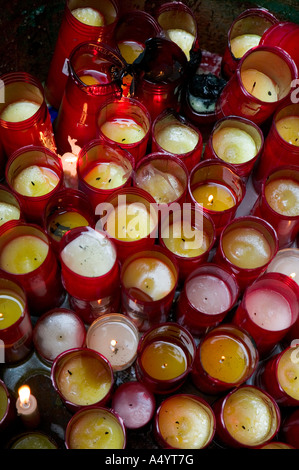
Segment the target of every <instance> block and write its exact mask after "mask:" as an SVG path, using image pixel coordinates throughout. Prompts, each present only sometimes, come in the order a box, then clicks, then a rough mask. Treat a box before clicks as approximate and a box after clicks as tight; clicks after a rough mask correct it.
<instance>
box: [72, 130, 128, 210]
mask: <svg viewBox="0 0 299 470" xmlns="http://www.w3.org/2000/svg"><path fill="white" fill-rule="evenodd" d="M98 165H105V168H107V170H108V169H109V165H112V166H113V167H111V168H112V169H111V172H109V171H106V172H103V175H101V174H100V173H99V174H98V175H97V173H96V168H97V166H98ZM114 165H115V168H116V170H115V171H117V169H118V168H119V169H120V171H121V173H123V175H122V176H121V177H120V178H118V179H117V182H116V183H115V184H118V183H119V182H120V184H119V185H118V186H114V185H113V187H110V183H109V179H110V177H112V175H113V171H114V170H113V168H114ZM134 166H135V162H134V158H133V157H132V155H131V154H130V153H129V152H128V151H127V150H124V149H122V148H120V147H119V146H118V145H117V144H116V143H106V142H104V141H103V140H99V139H97V140H93V141H92V142H90V143H89V144H87V145H85V146H84V147H83V149H82V150H81V151H80V153H79V157H78V162H77V171H78V186H79V189H80V190H81V191H82V192H84V193H85V194H86V195H87V197H88V199H89V201H90V202H91V204H92V206H93V208H94V210H96V207H97V205H98V204H100V203H102V202H104V201H105V200H106V198H107V197H108V196H110V195H111V194H113V192H114V191H115V190H116V189H120V188H123V187H127V186H131V181H132V174H133V170H134ZM91 172H93V173H94V177H95V180H97V179H98V178H100V180H99V181H101V180H102V179H104V181H103V183H102V184H103V186H102V187H96V183H95V185H92V184H91V181H90V180H89V177H88V175H90V174H91Z"/></svg>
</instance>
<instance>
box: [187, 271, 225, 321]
mask: <svg viewBox="0 0 299 470" xmlns="http://www.w3.org/2000/svg"><path fill="white" fill-rule="evenodd" d="M186 295H187V297H188V300H189V302H190V303H191V304H192V305H193V307H194V308H196V309H197V310H198V311H200V312H202V313H206V314H207V315H217V314H219V313H222V312H225V311H226V310H228V309H229V308H230V306H231V302H232V298H231V293H230V290H229V288H228V286H227V284H226V283H225V282H224V281H222V279H220V278H218V277H216V276H213V275H209V274H201V275H198V276H196V277H194V278H192V279H190V280H188V282H186Z"/></svg>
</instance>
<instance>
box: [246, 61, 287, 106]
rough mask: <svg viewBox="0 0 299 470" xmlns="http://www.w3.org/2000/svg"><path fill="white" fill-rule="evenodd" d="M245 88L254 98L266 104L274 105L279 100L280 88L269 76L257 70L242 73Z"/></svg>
mask: <svg viewBox="0 0 299 470" xmlns="http://www.w3.org/2000/svg"><path fill="white" fill-rule="evenodd" d="M241 80H242V83H243V85H244V88H245V89H246V90H247V91H248V93H250V94H251V95H252V96H255V97H256V98H258V99H259V100H261V101H264V102H266V103H274V102H275V101H278V99H279V87H278V85H277V83H274V81H273V80H272V79H271V78H270V77H268V75H266V74H264V73H263V72H260V71H259V70H255V69H247V70H244V71H241Z"/></svg>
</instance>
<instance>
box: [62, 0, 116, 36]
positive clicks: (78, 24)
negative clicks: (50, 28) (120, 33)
mask: <svg viewBox="0 0 299 470" xmlns="http://www.w3.org/2000/svg"><path fill="white" fill-rule="evenodd" d="M70 3H71V2H70V0H67V1H66V4H65V16H66V20H67V21H68V22H69V23H70V24H71V25H72V26H73V27H74V28H75V29H76V30H78V31H79V32H81V34H84V33H85V34H88V35H89V34H90V32H91V31H95V32H99V31H102V30H103V28H104V29H107V26H109V25H112V24H114V23H116V22H117V21H118V19H119V6H118V4H117V3H116V2H115V1H114V0H109V1H108V3H109V4H110V5H111V6H112V7H113V9H114V12H115V18H114V19H113V20H112V21H110V22H109V23H106V21H107V18H106V16H107V15H105V14H104V13H103V12H102V11H100V10H98V11H99V12H100V13H101V14H102V15H103V17H104V19H105V24H104V25H102V26H92V25H88V24H86V23H82V21H79V20H78V19H77V18H76V17H75V16H74V15H73V14H72V10H71V7H70ZM112 16H113V15H112Z"/></svg>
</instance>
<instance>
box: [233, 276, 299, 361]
mask: <svg viewBox="0 0 299 470" xmlns="http://www.w3.org/2000/svg"><path fill="white" fill-rule="evenodd" d="M298 295H299V289H298V285H297V284H296V283H295V282H294V281H293V280H292V279H291V278H289V277H288V276H285V275H284V274H280V273H264V274H262V275H261V276H260V277H259V278H258V279H257V280H256V281H255V282H253V283H252V284H251V285H249V286H248V287H247V289H246V290H245V292H244V295H243V298H242V301H241V303H240V304H239V306H238V308H237V311H236V313H235V315H234V318H233V320H232V322H233V323H234V324H235V325H238V326H240V327H241V328H244V329H245V330H246V331H247V332H248V333H249V334H250V335H251V337H252V338H253V339H254V341H255V343H256V347H257V349H258V351H259V354H260V356H261V357H263V358H266V357H267V356H269V355H270V354H271V353H272V352H273V350H274V349H275V347H276V346H277V344H278V343H279V342H281V341H282V340H283V338H284V337H285V335H286V334H287V332H288V330H289V329H290V328H291V327H292V325H294V323H295V322H296V321H297V319H298V312H299V304H298Z"/></svg>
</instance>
